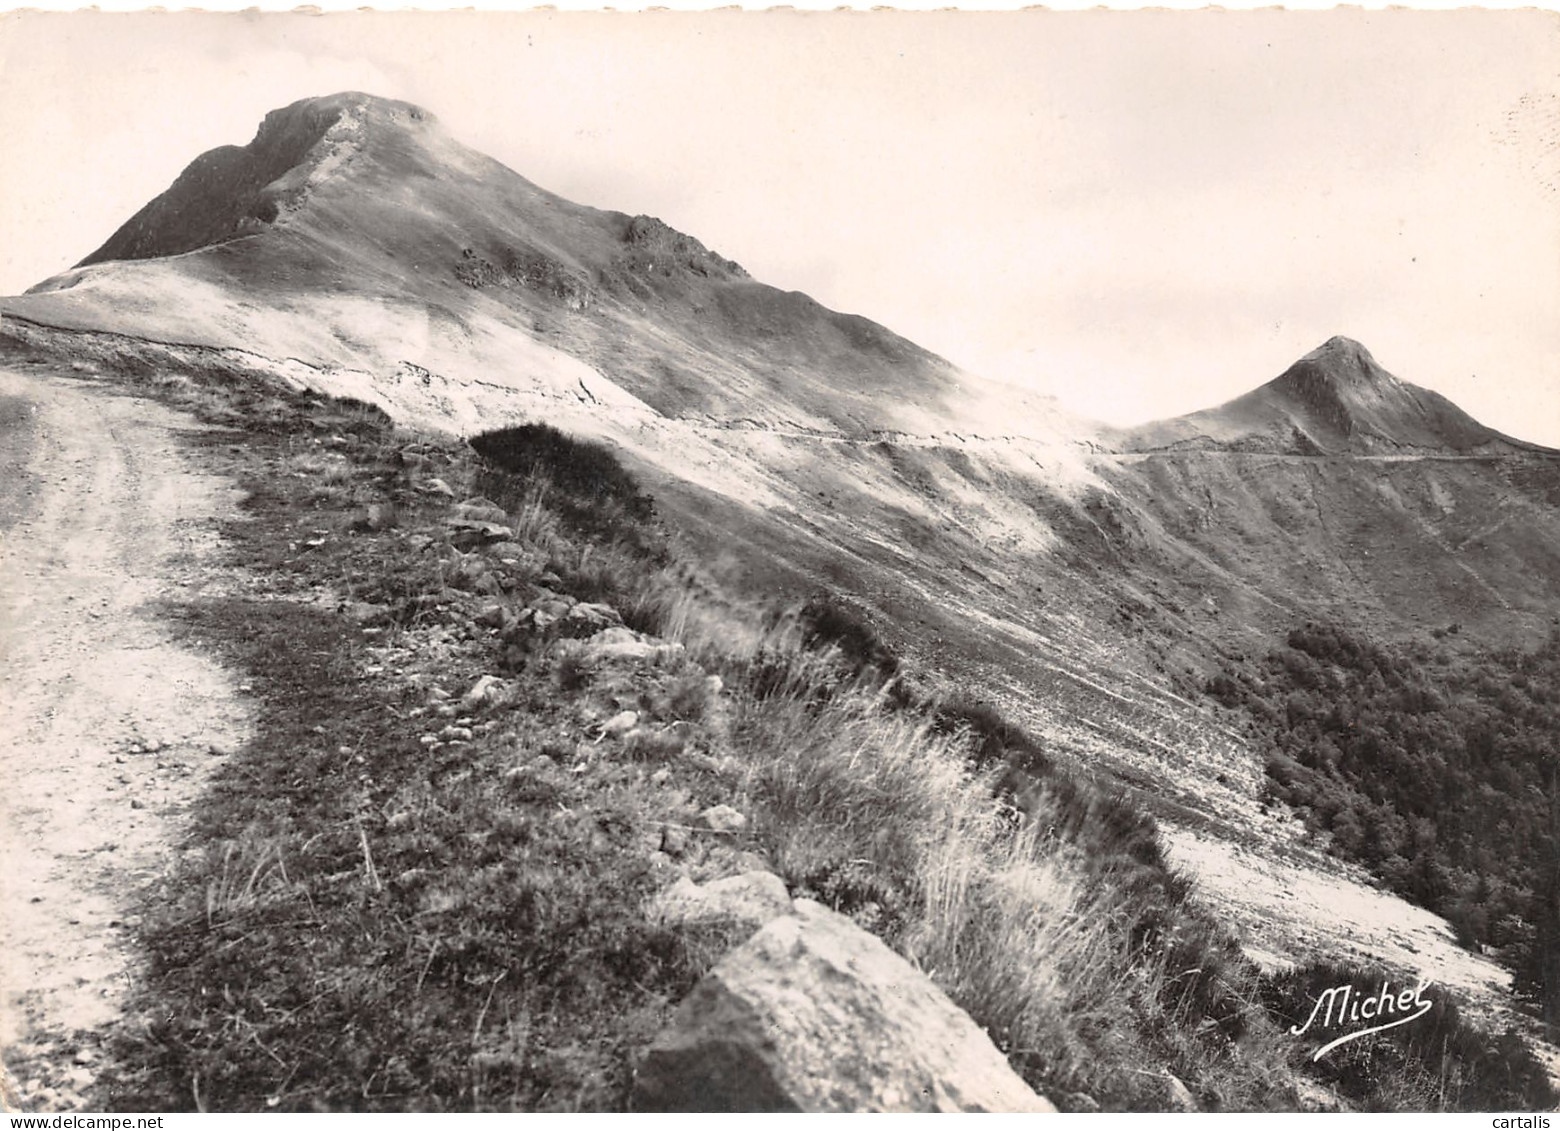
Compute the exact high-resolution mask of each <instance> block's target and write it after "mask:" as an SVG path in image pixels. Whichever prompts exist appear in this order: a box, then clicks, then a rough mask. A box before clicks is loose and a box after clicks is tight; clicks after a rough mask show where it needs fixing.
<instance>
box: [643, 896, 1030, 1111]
mask: <svg viewBox="0 0 1560 1131" xmlns="http://www.w3.org/2000/svg"><path fill="white" fill-rule="evenodd" d="M633 1104H634V1107H635V1108H636V1109H637V1110H640V1111H836V1112H840V1111H896V1112H904V1111H1022V1112H1052V1111H1055V1110H1056V1109H1055V1108H1054V1107H1052V1106H1051V1104H1050V1103H1048V1102H1047V1101H1046V1100H1044V1099H1043V1098H1041V1097H1040V1096H1037V1095H1036V1094H1035V1093H1034V1092H1033V1091H1032V1090H1030V1088H1029V1087H1028V1085H1026V1084H1025V1083H1024V1082H1023V1080H1021V1079H1019V1077H1018V1075H1017V1074H1016V1073H1015V1072H1014V1071H1013V1070H1012V1068H1010V1067H1009V1066H1008V1063H1007V1060H1006V1059H1005V1058H1004V1057H1003V1056H1002V1054H1001V1053H1000V1052H998V1051H997V1049H996V1046H995V1045H993V1044H992V1043H991V1040H990V1038H988V1037H987V1036H986V1034H985V1033H984V1032H982V1031H981V1029H980V1028H979V1027H978V1026H977V1025H976V1024H975V1023H974V1022H973V1021H971V1020H970V1018H969V1016H968V1015H967V1014H965V1013H964V1012H963V1011H962V1010H960V1009H959V1007H958V1006H956V1005H954V1004H953V1002H952V1001H950V1000H949V999H948V997H947V995H946V994H944V993H943V992H942V991H941V990H940V989H938V988H937V987H936V986H935V985H933V984H932V982H931V980H930V979H929V978H927V977H926V975H924V974H922V973H920V972H919V971H918V970H916V969H915V968H914V967H912V966H911V965H910V964H909V963H908V962H906V961H905V960H904V959H902V958H900V957H899V956H898V955H896V954H895V953H894V952H893V951H891V950H889V949H888V947H886V946H884V945H883V944H882V943H881V942H879V941H878V940H877V939H876V938H874V937H873V936H871V935H869V934H868V933H867V932H866V931H863V930H862V929H861V928H860V927H857V926H856V925H855V924H854V923H852V922H851V921H850V920H849V919H847V918H845V917H844V916H843V915H839V914H836V913H835V912H833V911H830V910H829V909H828V908H826V907H824V906H822V905H821V904H819V903H816V902H814V901H812V900H810V899H798V900H796V901H795V903H794V910H793V913H792V914H790V915H786V916H783V917H781V918H779V919H775V920H773V921H771V922H770V923H769V924H768V925H767V926H766V927H764V928H763V929H762V930H761V931H759V932H758V933H757V934H756V935H754V936H753V937H752V938H751V939H749V940H748V942H747V943H746V944H745V945H743V946H741V947H738V948H737V949H736V950H734V951H732V952H731V953H730V954H728V955H727V956H726V957H725V958H724V959H723V960H721V962H720V963H719V965H717V966H716V967H715V969H713V970H711V971H710V973H709V974H708V975H706V976H705V978H704V979H703V980H702V981H701V982H700V983H699V984H698V985H697V986H695V987H694V989H693V992H692V993H691V994H689V995H688V998H687V999H686V1000H685V1001H684V1002H683V1003H682V1005H681V1006H679V1007H678V1010H677V1016H676V1018H675V1019H674V1021H673V1022H672V1024H671V1025H670V1026H669V1027H668V1028H667V1029H666V1030H665V1031H664V1032H663V1033H662V1034H661V1035H660V1036H659V1037H657V1038H656V1040H655V1043H654V1044H653V1045H651V1047H650V1051H649V1052H648V1053H647V1054H646V1056H645V1059H644V1061H643V1063H642V1064H641V1065H640V1067H639V1072H638V1074H637V1075H636V1077H635V1081H634V1096H633Z"/></svg>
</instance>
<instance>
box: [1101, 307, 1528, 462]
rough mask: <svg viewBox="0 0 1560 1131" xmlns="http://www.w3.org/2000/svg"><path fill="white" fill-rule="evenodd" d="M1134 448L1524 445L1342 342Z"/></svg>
mask: <svg viewBox="0 0 1560 1131" xmlns="http://www.w3.org/2000/svg"><path fill="white" fill-rule="evenodd" d="M1127 445H1128V446H1129V447H1130V448H1135V449H1137V450H1154V449H1164V448H1178V447H1189V448H1222V449H1224V450H1230V451H1262V452H1279V453H1284V454H1289V455H1368V454H1374V453H1382V452H1457V453H1473V452H1489V453H1494V452H1505V451H1511V450H1515V449H1516V448H1517V447H1519V446H1520V445H1518V444H1516V443H1515V442H1514V441H1512V440H1510V439H1509V438H1508V437H1505V436H1502V435H1500V434H1499V433H1497V432H1494V431H1493V430H1491V429H1489V428H1486V427H1485V426H1484V425H1482V424H1480V423H1479V422H1478V421H1476V420H1474V419H1473V418H1472V417H1471V416H1469V415H1468V414H1467V413H1465V412H1463V411H1462V410H1461V409H1460V408H1458V407H1457V406H1456V405H1454V404H1453V403H1452V402H1451V401H1449V400H1447V399H1446V398H1445V397H1443V396H1441V395H1439V394H1438V393H1434V392H1431V391H1430V390H1429V389H1422V388H1420V387H1419V386H1417V385H1412V384H1410V383H1408V382H1407V381H1402V380H1400V379H1398V378H1397V377H1394V376H1393V375H1392V374H1391V373H1389V372H1387V371H1386V370H1385V369H1383V368H1382V367H1381V365H1380V364H1378V363H1377V361H1376V359H1375V358H1374V357H1372V356H1371V352H1370V350H1368V349H1366V348H1365V347H1364V346H1363V345H1361V344H1360V343H1359V342H1357V341H1355V340H1354V339H1353V338H1346V337H1344V336H1342V335H1341V334H1340V335H1337V336H1334V337H1331V338H1328V339H1327V340H1326V341H1325V342H1323V343H1322V344H1321V345H1319V346H1317V347H1316V348H1315V349H1313V350H1312V351H1311V352H1310V353H1308V354H1306V355H1305V356H1304V357H1302V358H1300V360H1298V361H1296V362H1295V363H1294V364H1293V365H1291V366H1290V367H1289V368H1288V369H1286V370H1284V372H1283V373H1281V374H1280V375H1279V376H1277V377H1275V378H1274V379H1273V380H1271V381H1269V382H1268V383H1267V384H1266V385H1263V386H1261V387H1260V388H1258V389H1254V390H1253V391H1251V392H1249V393H1247V394H1245V395H1244V396H1241V397H1237V398H1236V399H1235V400H1232V401H1229V402H1227V403H1225V404H1222V405H1219V406H1218V407H1216V408H1211V409H1205V410H1203V411H1202V412H1195V413H1192V414H1191V415H1189V416H1183V417H1177V418H1176V419H1174V420H1168V421H1160V422H1156V423H1154V424H1148V425H1143V426H1142V427H1140V428H1137V429H1134V430H1133V431H1131V432H1129V433H1128V439H1127Z"/></svg>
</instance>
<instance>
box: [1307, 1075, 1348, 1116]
mask: <svg viewBox="0 0 1560 1131" xmlns="http://www.w3.org/2000/svg"><path fill="white" fill-rule="evenodd" d="M1295 1096H1296V1098H1298V1099H1299V1101H1300V1110H1301V1111H1308V1112H1329V1113H1332V1112H1340V1111H1348V1110H1349V1106H1348V1105H1347V1104H1346V1103H1344V1102H1343V1100H1342V1098H1341V1097H1339V1095H1338V1093H1336V1092H1334V1091H1333V1090H1332V1089H1331V1088H1329V1087H1327V1086H1326V1085H1325V1084H1322V1083H1319V1082H1318V1081H1316V1080H1310V1079H1307V1078H1306V1077H1304V1076H1299V1075H1297V1076H1296V1077H1295Z"/></svg>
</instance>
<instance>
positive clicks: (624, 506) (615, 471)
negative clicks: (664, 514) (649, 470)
mask: <svg viewBox="0 0 1560 1131" xmlns="http://www.w3.org/2000/svg"><path fill="white" fill-rule="evenodd" d="M469 442H470V444H471V447H472V449H473V450H474V451H475V452H476V453H477V454H478V455H480V456H481V457H482V458H483V459H485V460H488V461H489V462H490V463H492V464H493V465H494V466H495V467H497V468H499V469H501V470H503V471H506V472H509V473H510V474H512V475H517V476H520V477H522V478H523V479H526V480H539V481H545V482H546V483H548V484H549V485H550V487H551V495H552V501H553V503H554V504H555V505H556V506H557V507H558V509H560V510H561V511H562V512H563V514H564V516H565V517H566V518H568V519H570V520H571V521H572V522H573V523H574V524H575V525H576V526H577V527H579V528H582V529H584V530H587V531H590V532H593V533H601V532H609V531H612V530H613V529H614V528H615V527H617V526H618V525H620V524H621V523H623V522H624V521H625V520H626V521H629V522H641V523H642V522H648V521H649V520H650V519H651V518H652V517H653V516H654V513H655V510H654V504H653V503H652V501H651V499H650V497H649V496H648V495H645V494H643V493H642V492H641V491H640V489H639V483H638V481H637V480H635V479H634V477H633V476H632V475H631V474H630V473H629V472H628V471H627V470H626V469H625V468H624V467H623V465H622V464H621V463H619V462H618V459H617V457H616V456H615V455H613V454H612V452H610V451H609V450H607V448H606V447H604V446H603V445H601V444H598V443H593V442H591V441H588V440H578V439H575V438H574V437H572V436H568V435H565V434H564V433H562V432H560V431H559V430H558V429H556V428H554V427H552V426H551V425H548V424H522V425H519V426H518V427H515V428H503V429H500V430H499V431H496V432H484V433H483V434H482V435H480V436H474V437H472V438H471V440H470V441H469ZM479 486H482V484H480V483H479ZM498 501H499V502H503V500H502V499H499V500H498Z"/></svg>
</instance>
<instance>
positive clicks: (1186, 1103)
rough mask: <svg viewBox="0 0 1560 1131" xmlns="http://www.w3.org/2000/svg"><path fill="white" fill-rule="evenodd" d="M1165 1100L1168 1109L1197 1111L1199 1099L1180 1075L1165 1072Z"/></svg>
mask: <svg viewBox="0 0 1560 1131" xmlns="http://www.w3.org/2000/svg"><path fill="white" fill-rule="evenodd" d="M1164 1101H1165V1110H1166V1111H1196V1110H1197V1101H1196V1100H1195V1099H1193V1098H1192V1093H1191V1090H1190V1089H1189V1088H1187V1086H1186V1085H1185V1084H1183V1083H1181V1079H1180V1077H1178V1076H1173V1075H1171V1074H1170V1073H1169V1072H1166V1073H1165V1088H1164Z"/></svg>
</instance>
